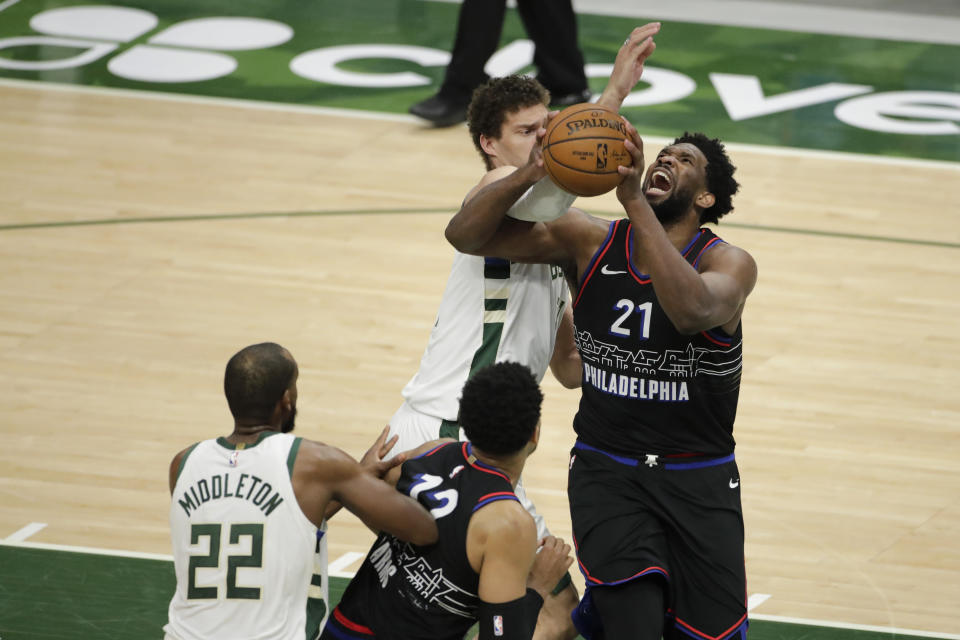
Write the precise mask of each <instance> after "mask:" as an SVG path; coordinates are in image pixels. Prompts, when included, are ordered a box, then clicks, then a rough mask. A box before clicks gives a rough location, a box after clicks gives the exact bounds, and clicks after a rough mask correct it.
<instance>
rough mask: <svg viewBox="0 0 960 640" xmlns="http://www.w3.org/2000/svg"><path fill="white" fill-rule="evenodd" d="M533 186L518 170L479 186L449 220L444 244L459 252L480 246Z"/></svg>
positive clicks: (530, 179)
mask: <svg viewBox="0 0 960 640" xmlns="http://www.w3.org/2000/svg"><path fill="white" fill-rule="evenodd" d="M535 183H536V180H533V179H532V178H530V177H529V174H528V173H527V172H525V171H524V170H522V169H520V170H517V171H514V172H513V173H511V174H510V175H508V176H506V177H505V178H501V179H500V180H497V181H496V182H492V183H490V184H488V185H486V186H485V187H482V188H481V189H480V190H479V191H477V193H476V194H474V196H473V197H472V198H470V199H469V200H468V201H467V202H465V203H464V204H463V206H462V207H461V208H460V211H458V212H457V213H456V215H454V216H453V218H451V219H450V222H449V223H448V224H447V229H446V231H445V235H446V238H447V241H448V242H449V243H450V244H452V245H453V246H454V248H456V249H457V250H458V251H461V252H463V253H471V252H472V251H475V250H476V249H478V248H479V247H482V246H483V245H484V244H486V243H487V242H488V241H489V240H490V239H491V238H493V236H494V234H496V232H497V229H499V228H500V224H501V223H502V222H503V218H504V216H505V215H506V214H507V212H508V211H509V210H510V207H512V206H513V205H514V204H515V203H516V202H517V200H519V199H520V197H521V196H523V194H524V193H525V192H526V191H527V189H529V188H530V187H532V186H533V185H534V184H535Z"/></svg>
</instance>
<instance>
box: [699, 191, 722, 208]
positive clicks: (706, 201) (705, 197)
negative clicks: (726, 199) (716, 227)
mask: <svg viewBox="0 0 960 640" xmlns="http://www.w3.org/2000/svg"><path fill="white" fill-rule="evenodd" d="M696 202H697V206H698V207H700V208H701V209H709V208H710V207H712V206H713V205H714V204H715V203H716V202H717V198H716V196H714V195H713V194H712V193H710V192H709V191H703V192H701V193H700V195H698V196H697V200H696Z"/></svg>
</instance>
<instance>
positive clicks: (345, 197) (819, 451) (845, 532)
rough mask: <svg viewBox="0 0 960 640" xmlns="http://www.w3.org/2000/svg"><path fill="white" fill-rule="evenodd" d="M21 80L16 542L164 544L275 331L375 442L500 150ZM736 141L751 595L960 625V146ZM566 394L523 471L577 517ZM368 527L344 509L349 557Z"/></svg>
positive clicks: (316, 114) (14, 143)
mask: <svg viewBox="0 0 960 640" xmlns="http://www.w3.org/2000/svg"><path fill="white" fill-rule="evenodd" d="M0 103H2V104H3V109H2V110H0V149H2V152H0V300H2V302H0V409H2V411H3V415H4V418H3V421H2V425H3V426H2V428H0V431H2V433H3V436H4V438H3V440H4V446H3V447H2V450H0V469H2V470H0V493H2V509H0V538H2V537H4V536H7V535H9V534H11V533H13V532H15V531H17V530H19V529H21V528H22V527H24V526H26V525H28V524H29V523H31V522H42V523H46V524H47V526H46V527H45V528H43V529H42V530H40V531H39V532H38V533H36V534H35V535H34V536H33V537H31V538H30V540H31V541H36V542H46V543H55V544H63V545H80V546H89V547H98V548H108V549H124V550H131V551H144V552H154V553H169V548H170V546H169V538H168V535H169V534H168V528H167V510H168V505H169V496H168V491H167V486H166V482H167V475H166V473H167V465H168V464H169V461H170V459H171V457H172V456H173V454H174V453H175V452H176V451H178V450H179V449H180V448H182V447H184V446H186V445H188V444H190V443H192V442H195V441H197V440H200V439H204V438H209V437H214V436H217V435H225V434H226V433H228V432H229V431H230V429H231V427H232V422H231V419H230V415H229V413H228V411H227V407H226V403H225V401H224V399H223V393H222V387H221V385H222V375H223V367H224V365H225V364H226V361H227V359H228V358H229V357H230V356H231V355H232V354H233V353H234V352H235V351H237V350H238V349H239V348H241V347H243V346H245V345H247V344H251V343H254V342H259V341H264V340H272V341H276V342H279V343H281V344H283V345H284V346H286V347H287V348H289V349H290V351H291V352H292V353H293V354H294V356H295V357H296V358H297V359H298V361H299V364H300V383H299V387H300V400H299V417H298V432H299V433H300V434H301V435H303V436H305V437H309V438H313V439H318V440H324V441H327V442H330V443H334V444H336V445H338V446H341V447H342V448H344V449H345V450H346V451H348V452H350V453H352V454H354V455H356V456H359V455H360V454H361V453H362V452H363V451H364V450H365V449H366V447H367V445H368V443H370V442H372V441H373V439H374V438H375V437H376V435H377V434H378V432H379V430H380V428H381V427H382V426H383V425H384V424H385V422H386V421H387V419H388V418H389V417H390V415H391V414H392V413H393V411H394V410H395V409H396V408H397V407H398V406H399V404H400V402H401V398H400V389H401V388H402V387H403V385H404V384H405V383H406V381H407V380H408V379H409V377H410V376H411V375H412V374H413V373H414V371H415V370H416V367H417V364H418V362H419V358H420V355H421V353H422V350H423V347H424V346H425V344H426V339H427V336H428V333H429V329H430V326H431V323H432V322H433V319H434V314H435V311H436V307H437V305H438V303H439V300H440V295H441V293H442V289H443V285H444V282H445V279H446V276H447V273H448V269H449V266H450V262H451V259H452V255H453V254H452V249H451V248H450V247H449V246H448V245H447V244H446V242H445V240H444V238H443V229H444V226H445V224H446V221H447V219H448V217H449V215H450V214H452V213H453V212H454V211H455V210H456V208H457V207H458V205H459V202H460V200H461V198H462V197H463V195H464V194H465V193H466V192H467V191H468V189H469V188H470V187H471V186H473V184H475V182H476V180H477V179H478V178H479V176H480V174H481V173H482V165H481V162H480V160H479V158H478V157H477V155H476V154H475V152H474V150H473V148H472V146H471V144H470V142H469V137H468V134H467V132H466V130H465V128H462V127H457V128H453V129H449V130H439V131H435V130H428V129H424V128H422V127H421V126H420V125H418V124H416V123H414V122H413V121H412V120H408V119H406V118H396V117H395V118H374V117H356V116H348V115H346V114H343V113H337V112H332V111H331V112H321V111H319V110H316V111H313V112H310V111H306V110H301V111H296V110H288V109H283V108H280V107H269V108H254V106H253V105H247V106H244V105H240V104H234V105H231V104H219V103H213V102H202V101H199V100H190V101H187V100H172V99H161V98H159V97H157V96H149V95H146V94H129V95H125V94H120V93H105V92H96V91H90V90H72V89H71V90H64V89H63V88H58V89H55V88H53V87H50V86H46V87H45V86H42V85H39V84H37V85H27V84H25V83H24V84H17V83H9V84H4V85H3V86H0ZM636 124H637V125H638V128H640V130H641V133H642V132H643V123H642V122H637V123H636ZM662 143H663V140H655V141H654V140H651V141H648V144H649V145H650V147H651V149H650V150H649V155H648V157H652V155H653V152H654V150H655V149H657V148H658V147H659V145H661V144H662ZM731 155H732V157H733V160H734V162H735V163H736V164H737V165H738V166H739V171H738V174H737V177H738V178H739V179H740V181H741V183H742V184H743V190H742V194H741V195H740V196H739V197H738V198H737V200H736V201H735V204H736V211H735V212H734V213H733V214H731V215H730V216H729V217H728V218H727V219H725V220H724V221H723V222H722V223H721V225H720V226H719V230H718V233H719V234H720V235H721V236H723V237H724V238H725V239H727V240H728V241H730V242H732V243H734V244H737V245H740V246H742V247H744V248H746V249H747V250H749V251H750V252H751V253H752V254H753V255H754V256H755V258H756V259H757V262H758V264H759V268H760V279H759V283H758V285H757V288H756V290H755V292H754V293H753V295H752V296H751V298H750V301H749V304H748V306H747V310H746V313H745V316H744V335H745V361H746V366H745V371H744V379H743V388H742V395H741V401H740V411H739V416H738V422H737V429H736V432H735V435H736V436H737V439H738V443H739V446H738V450H737V457H738V461H739V464H740V469H741V473H742V486H743V498H744V510H745V518H746V523H747V548H746V550H747V572H748V577H749V589H750V593H751V594H767V595H769V596H770V598H769V599H768V600H767V601H765V602H764V603H763V604H762V605H760V606H759V607H757V609H756V610H755V613H758V614H767V615H776V616H787V617H795V618H809V619H818V620H829V621H835V622H844V623H857V624H866V625H882V626H890V627H898V628H907V629H922V630H927V631H933V632H941V633H956V632H957V630H958V629H960V607H958V606H957V604H958V603H960V550H958V540H960V431H958V427H960V393H958V391H957V389H958V386H960V373H958V367H957V362H958V361H960V342H958V340H957V338H956V335H957V333H958V331H960V320H958V315H960V302H958V298H957V293H958V288H957V283H958V277H960V259H958V257H960V226H958V225H957V224H956V217H957V213H958V208H957V205H956V200H955V197H954V191H955V187H957V186H960V165H948V164H936V163H925V162H918V161H901V160H890V161H880V160H878V159H876V158H871V157H867V156H862V157H859V156H840V155H831V154H825V153H824V154H815V153H805V154H800V153H795V152H785V151H783V152H781V151H778V150H773V149H747V148H743V147H739V146H736V145H734V146H733V147H732V149H731ZM579 206H581V207H583V208H585V209H586V210H588V211H590V212H591V213H594V214H597V215H609V216H616V215H618V211H619V206H618V203H617V201H616V199H615V197H614V196H613V195H612V194H608V195H606V196H601V197H598V198H592V199H582V200H580V201H579ZM543 388H544V391H545V394H546V405H545V410H544V423H543V434H544V436H543V439H542V446H541V448H540V450H539V451H538V452H537V454H536V455H535V456H534V457H533V459H532V460H531V463H530V467H529V469H528V471H527V473H526V484H527V487H528V489H527V490H528V492H529V494H530V495H531V497H532V498H533V499H534V500H535V501H536V502H537V504H538V506H539V508H540V509H541V511H542V512H543V513H544V514H545V516H546V518H547V521H548V522H549V523H550V526H551V528H552V529H553V531H554V532H555V533H556V534H558V535H561V536H563V537H565V538H567V539H568V540H569V536H570V524H569V514H568V512H567V506H566V496H565V486H566V470H567V452H568V451H569V448H570V446H571V444H572V442H573V432H572V429H571V426H570V422H571V418H572V416H573V414H574V412H575V410H576V406H577V401H578V398H579V394H578V393H577V392H573V391H567V390H564V389H562V388H561V387H560V386H559V385H558V384H557V383H556V382H555V381H553V380H552V378H550V376H549V374H548V376H547V378H546V379H545V380H544V383H543ZM371 541H372V535H371V534H370V533H369V532H367V531H366V530H365V529H363V527H362V526H361V525H360V524H359V523H358V522H357V521H356V520H355V519H353V517H352V516H350V515H349V514H346V513H344V514H341V515H339V516H338V517H336V518H335V519H334V520H333V522H332V523H331V534H330V558H331V560H335V559H337V558H338V557H341V556H342V555H343V554H345V553H347V552H351V551H353V552H364V551H366V548H367V546H368V545H369V543H370V542H371ZM354 566H356V565H354ZM348 568H349V567H348ZM576 579H577V581H578V584H580V585H581V586H582V580H579V576H576Z"/></svg>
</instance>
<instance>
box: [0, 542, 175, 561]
mask: <svg viewBox="0 0 960 640" xmlns="http://www.w3.org/2000/svg"><path fill="white" fill-rule="evenodd" d="M0 546H7V547H25V548H27V549H44V550H47V551H71V552H74V553H93V554H96V555H101V556H117V557H120V558H136V559H138V560H167V561H169V562H173V556H172V555H169V554H165V553H146V552H144V551H122V550H120V549H100V548H97V547H76V546H73V545H68V544H49V543H46V542H8V541H7V540H0Z"/></svg>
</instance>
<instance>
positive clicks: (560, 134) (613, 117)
mask: <svg viewBox="0 0 960 640" xmlns="http://www.w3.org/2000/svg"><path fill="white" fill-rule="evenodd" d="M626 137H627V128H626V125H625V124H624V122H623V120H622V119H621V118H620V114H618V113H617V112H616V111H611V110H610V109H607V108H606V107H603V106H601V105H598V104H592V103H589V102H585V103H582V104H575V105H573V106H572V107H567V108H566V109H564V110H563V111H561V112H560V113H558V114H557V115H556V116H554V117H553V118H552V119H551V120H550V122H549V123H548V124H547V132H546V133H545V134H544V136H543V140H542V141H541V145H542V149H543V167H544V169H546V170H547V175H549V176H550V179H551V180H553V182H554V183H556V185H557V186H558V187H560V188H561V189H563V190H564V191H566V192H568V193H572V194H573V195H575V196H598V195H600V194H601V193H606V192H608V191H610V190H611V189H613V188H614V187H616V186H617V185H618V184H620V181H621V180H622V179H623V177H622V176H621V175H620V173H619V172H618V171H617V167H619V166H621V165H623V166H625V167H629V166H632V165H633V156H631V155H630V153H629V152H627V150H626V148H625V147H624V146H623V141H624V140H625V139H626Z"/></svg>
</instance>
